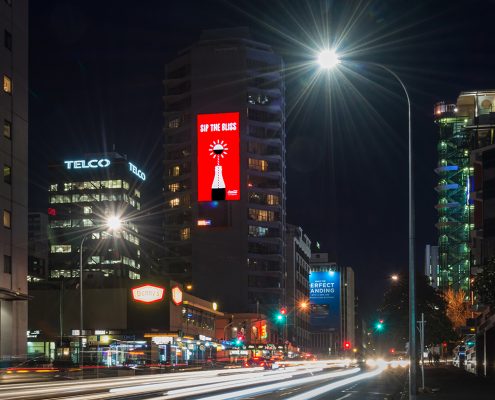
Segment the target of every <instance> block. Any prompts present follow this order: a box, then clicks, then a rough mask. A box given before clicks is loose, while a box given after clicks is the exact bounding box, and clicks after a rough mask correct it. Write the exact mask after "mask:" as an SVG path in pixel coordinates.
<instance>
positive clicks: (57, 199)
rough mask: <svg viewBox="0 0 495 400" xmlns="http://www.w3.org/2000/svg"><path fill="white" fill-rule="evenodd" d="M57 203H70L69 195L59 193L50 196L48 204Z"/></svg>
mask: <svg viewBox="0 0 495 400" xmlns="http://www.w3.org/2000/svg"><path fill="white" fill-rule="evenodd" d="M57 203H70V196H64V195H61V194H55V195H53V196H50V204H57Z"/></svg>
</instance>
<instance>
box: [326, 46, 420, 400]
mask: <svg viewBox="0 0 495 400" xmlns="http://www.w3.org/2000/svg"><path fill="white" fill-rule="evenodd" d="M318 63H319V65H320V66H321V68H324V69H327V70H330V69H332V68H335V67H337V66H338V65H339V64H341V59H340V58H339V55H338V54H337V53H336V52H335V50H329V49H326V50H323V51H322V52H320V54H319V56H318ZM365 64H367V65H372V66H375V67H378V68H381V69H383V70H384V71H386V72H388V73H389V74H390V75H392V76H393V77H394V78H395V79H396V80H397V81H398V82H399V84H400V85H401V87H402V89H403V90H404V94H405V95H406V99H407V110H408V148H409V157H408V160H409V360H410V367H409V398H410V399H411V400H413V399H415V398H416V393H417V390H416V331H415V330H416V299H415V282H414V281H415V269H414V239H415V238H414V236H415V229H414V196H413V168H412V166H413V165H412V129H411V100H410V98H409V93H408V91H407V88H406V85H404V82H402V80H401V79H400V78H399V76H398V75H397V74H396V73H395V72H394V71H392V70H391V69H390V68H388V67H386V66H385V65H382V64H377V63H365Z"/></svg>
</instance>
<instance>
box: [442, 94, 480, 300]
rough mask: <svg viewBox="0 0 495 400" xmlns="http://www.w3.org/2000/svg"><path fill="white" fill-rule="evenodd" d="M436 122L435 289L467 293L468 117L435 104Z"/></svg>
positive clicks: (449, 106)
mask: <svg viewBox="0 0 495 400" xmlns="http://www.w3.org/2000/svg"><path fill="white" fill-rule="evenodd" d="M434 116H435V122H436V124H437V125H438V128H439V141H438V146H437V149H438V167H437V168H436V169H435V172H436V173H437V174H438V184H437V186H436V187H435V190H436V191H437V192H438V203H437V205H436V206H435V208H436V209H437V210H438V222H437V224H436V227H437V229H438V233H439V237H438V248H439V250H438V252H439V262H438V276H437V278H438V288H439V289H441V290H446V289H447V288H453V289H454V290H459V289H463V290H464V291H466V293H467V292H468V291H469V278H470V253H469V241H470V223H471V215H472V205H471V202H470V199H469V185H470V177H471V175H472V173H471V169H470V166H469V135H468V132H467V131H466V129H465V128H466V126H467V125H468V124H469V117H468V115H467V114H466V113H465V112H464V109H462V110H461V109H459V108H458V106H457V105H455V104H445V103H444V102H441V103H437V104H436V105H435V109H434Z"/></svg>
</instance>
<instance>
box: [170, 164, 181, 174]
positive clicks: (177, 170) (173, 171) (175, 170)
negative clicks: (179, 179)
mask: <svg viewBox="0 0 495 400" xmlns="http://www.w3.org/2000/svg"><path fill="white" fill-rule="evenodd" d="M169 175H170V176H179V175H180V167H179V166H178V165H174V166H173V167H172V168H170V170H169Z"/></svg>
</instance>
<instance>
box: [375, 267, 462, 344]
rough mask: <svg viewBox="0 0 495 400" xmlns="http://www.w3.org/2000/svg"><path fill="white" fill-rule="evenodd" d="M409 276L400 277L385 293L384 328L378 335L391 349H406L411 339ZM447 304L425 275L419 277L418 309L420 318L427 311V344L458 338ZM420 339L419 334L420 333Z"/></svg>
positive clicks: (417, 285)
mask: <svg viewBox="0 0 495 400" xmlns="http://www.w3.org/2000/svg"><path fill="white" fill-rule="evenodd" d="M408 288H409V279H408V277H407V276H401V277H400V279H399V280H398V281H397V282H394V283H393V284H392V286H391V287H390V289H389V290H388V291H387V292H386V293H385V295H384V301H383V306H382V307H381V309H380V310H379V312H380V318H381V319H383V321H384V323H383V325H384V329H383V331H382V332H381V333H379V336H381V342H382V343H383V344H385V343H386V346H387V347H389V348H392V347H394V348H396V349H401V348H405V344H406V342H408V341H409V312H408V310H409V289H408ZM446 311H447V307H446V303H445V300H444V298H443V296H442V294H441V293H440V292H439V291H438V290H436V289H434V288H433V287H432V286H430V285H429V284H428V280H427V278H426V277H425V276H424V275H420V274H418V275H417V276H416V312H417V318H418V319H419V317H420V315H421V313H424V314H425V320H426V328H425V343H426V344H433V343H440V342H443V341H450V340H454V339H455V333H454V330H453V328H452V323H451V321H450V320H449V318H448V317H447V313H446ZM418 339H419V335H418Z"/></svg>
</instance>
